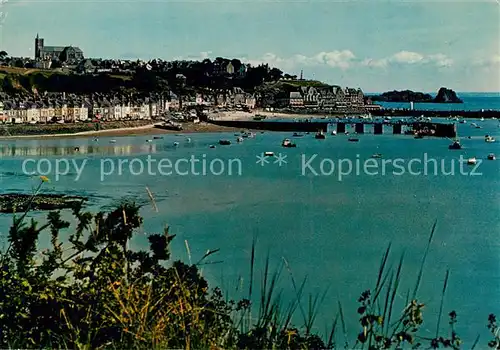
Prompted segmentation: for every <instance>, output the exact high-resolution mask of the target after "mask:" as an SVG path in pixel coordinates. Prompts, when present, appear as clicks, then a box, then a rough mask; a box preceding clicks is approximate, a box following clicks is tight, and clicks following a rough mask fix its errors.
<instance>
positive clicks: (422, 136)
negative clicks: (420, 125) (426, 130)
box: [414, 134, 424, 139]
mask: <svg viewBox="0 0 500 350" xmlns="http://www.w3.org/2000/svg"><path fill="white" fill-rule="evenodd" d="M414 138H416V139H423V138H424V135H422V134H415V137H414Z"/></svg>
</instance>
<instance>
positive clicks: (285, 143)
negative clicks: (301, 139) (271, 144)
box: [281, 139, 297, 148]
mask: <svg viewBox="0 0 500 350" xmlns="http://www.w3.org/2000/svg"><path fill="white" fill-rule="evenodd" d="M281 146H283V147H287V148H293V147H297V145H296V144H295V143H293V142H292V141H290V140H289V139H284V140H283V142H282V143H281Z"/></svg>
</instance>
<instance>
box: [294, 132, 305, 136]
mask: <svg viewBox="0 0 500 350" xmlns="http://www.w3.org/2000/svg"><path fill="white" fill-rule="evenodd" d="M292 136H293V137H302V136H304V135H303V134H299V133H296V132H294V133H293V135H292Z"/></svg>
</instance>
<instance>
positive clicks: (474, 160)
mask: <svg viewBox="0 0 500 350" xmlns="http://www.w3.org/2000/svg"><path fill="white" fill-rule="evenodd" d="M476 163H477V159H476V157H472V158H469V159H467V164H469V165H474V164H476Z"/></svg>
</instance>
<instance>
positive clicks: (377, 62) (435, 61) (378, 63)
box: [361, 51, 454, 68]
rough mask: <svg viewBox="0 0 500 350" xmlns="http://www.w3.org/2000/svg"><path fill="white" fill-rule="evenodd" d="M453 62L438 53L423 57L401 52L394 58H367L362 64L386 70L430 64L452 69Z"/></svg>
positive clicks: (411, 52)
mask: <svg viewBox="0 0 500 350" xmlns="http://www.w3.org/2000/svg"><path fill="white" fill-rule="evenodd" d="M453 63H454V62H453V60H452V59H451V58H449V57H448V56H446V55H444V54H442V53H438V54H432V55H423V54H421V53H418V52H413V51H399V52H397V53H395V54H394V55H392V56H389V57H385V58H382V59H373V58H367V59H365V60H363V61H362V62H361V64H362V65H363V66H367V67H376V68H386V67H388V66H390V65H417V64H421V65H424V64H430V65H434V66H437V67H450V66H452V65H453Z"/></svg>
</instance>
